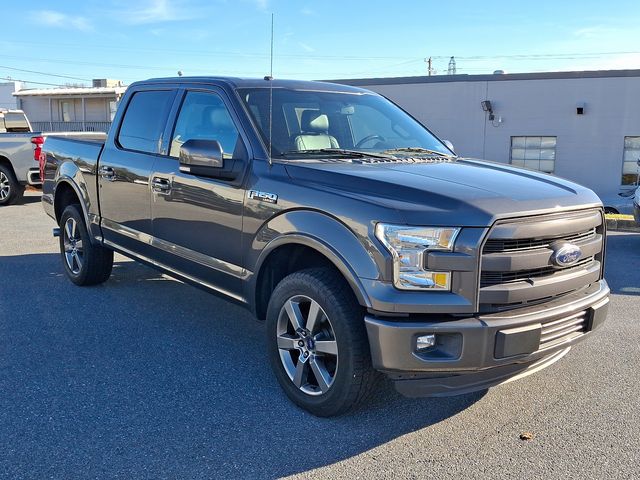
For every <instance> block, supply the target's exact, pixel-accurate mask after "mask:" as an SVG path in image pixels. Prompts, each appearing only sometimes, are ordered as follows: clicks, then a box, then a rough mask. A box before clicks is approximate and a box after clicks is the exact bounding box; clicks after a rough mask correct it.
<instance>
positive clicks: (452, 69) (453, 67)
mask: <svg viewBox="0 0 640 480" xmlns="http://www.w3.org/2000/svg"><path fill="white" fill-rule="evenodd" d="M455 74H456V59H455V58H453V57H451V59H450V60H449V68H447V75H455Z"/></svg>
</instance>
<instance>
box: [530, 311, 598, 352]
mask: <svg viewBox="0 0 640 480" xmlns="http://www.w3.org/2000/svg"><path fill="white" fill-rule="evenodd" d="M587 328H588V322H587V312H586V311H582V312H580V313H576V314H574V315H571V316H569V317H565V318H561V319H559V320H553V321H551V322H547V323H543V324H542V333H541V335H540V348H539V350H544V349H546V348H551V347H554V346H556V345H559V344H561V343H564V342H566V341H568V340H572V339H574V338H576V337H579V336H581V335H582V334H584V333H585V332H586V331H587Z"/></svg>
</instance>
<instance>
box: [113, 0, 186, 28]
mask: <svg viewBox="0 0 640 480" xmlns="http://www.w3.org/2000/svg"><path fill="white" fill-rule="evenodd" d="M116 15H117V17H118V19H120V20H122V21H123V22H125V23H128V24H130V25H144V24H150V23H163V22H176V21H180V20H190V19H192V18H195V17H196V12H195V11H194V10H193V9H190V8H187V7H186V6H185V5H183V4H182V2H179V1H173V2H172V1H170V0H147V1H145V2H140V3H138V4H137V5H136V6H133V7H129V8H127V7H124V4H123V5H121V8H119V9H118V11H117V12H116Z"/></svg>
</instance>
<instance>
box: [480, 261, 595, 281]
mask: <svg viewBox="0 0 640 480" xmlns="http://www.w3.org/2000/svg"><path fill="white" fill-rule="evenodd" d="M594 261H595V259H594V257H588V258H585V259H582V260H580V261H579V262H578V263H576V264H574V265H572V266H571V267H570V268H560V267H556V266H555V265H548V266H546V267H539V268H532V269H528V270H517V271H515V272H482V275H481V276H480V287H481V288H482V287H490V286H492V285H498V284H500V283H510V282H518V281H520V280H529V279H532V278H541V277H547V276H549V275H554V274H559V273H569V272H571V271H573V270H577V269H582V268H584V267H585V266H587V265H591V264H593V262H594Z"/></svg>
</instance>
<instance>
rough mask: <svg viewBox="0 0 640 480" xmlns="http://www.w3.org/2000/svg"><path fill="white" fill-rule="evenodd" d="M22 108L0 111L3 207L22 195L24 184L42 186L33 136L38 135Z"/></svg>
mask: <svg viewBox="0 0 640 480" xmlns="http://www.w3.org/2000/svg"><path fill="white" fill-rule="evenodd" d="M38 135H39V134H38V133H34V132H33V131H32V130H31V124H30V123H29V120H28V119H27V117H26V115H25V114H24V112H23V111H21V110H0V206H2V205H9V204H11V203H14V202H16V201H18V200H19V199H20V198H22V194H23V193H24V188H25V185H27V184H29V185H34V186H37V185H40V184H41V182H40V169H39V167H38V162H37V161H36V160H35V157H34V145H33V144H32V138H33V137H34V136H38Z"/></svg>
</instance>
